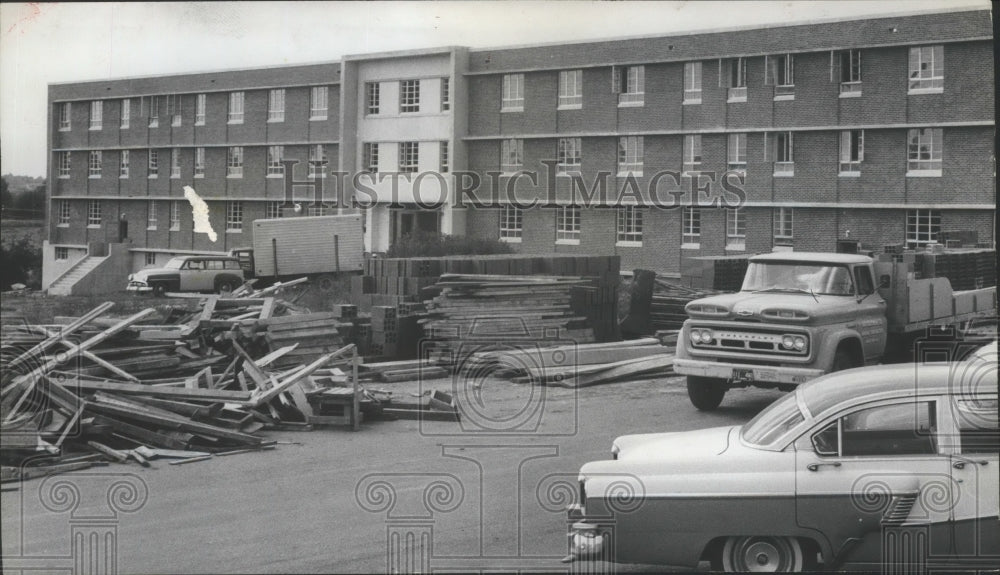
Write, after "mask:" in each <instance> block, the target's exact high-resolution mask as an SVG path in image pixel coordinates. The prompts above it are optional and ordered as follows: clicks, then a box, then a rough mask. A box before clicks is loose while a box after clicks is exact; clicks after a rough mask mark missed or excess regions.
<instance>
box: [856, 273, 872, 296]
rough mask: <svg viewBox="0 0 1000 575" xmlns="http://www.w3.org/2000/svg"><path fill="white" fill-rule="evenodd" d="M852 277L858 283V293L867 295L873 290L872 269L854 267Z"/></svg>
mask: <svg viewBox="0 0 1000 575" xmlns="http://www.w3.org/2000/svg"><path fill="white" fill-rule="evenodd" d="M854 279H855V282H856V283H857V284H858V295H868V294H870V293H872V292H874V291H875V282H874V281H873V280H872V271H871V270H870V269H868V268H867V267H865V266H858V267H856V268H854Z"/></svg>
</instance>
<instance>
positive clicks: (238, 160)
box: [226, 146, 243, 178]
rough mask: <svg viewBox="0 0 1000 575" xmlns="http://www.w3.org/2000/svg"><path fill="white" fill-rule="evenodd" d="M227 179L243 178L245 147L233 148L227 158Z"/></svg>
mask: <svg viewBox="0 0 1000 575" xmlns="http://www.w3.org/2000/svg"><path fill="white" fill-rule="evenodd" d="M226 177H228V178H242V177H243V146H232V147H230V148H229V154H228V157H227V158H226Z"/></svg>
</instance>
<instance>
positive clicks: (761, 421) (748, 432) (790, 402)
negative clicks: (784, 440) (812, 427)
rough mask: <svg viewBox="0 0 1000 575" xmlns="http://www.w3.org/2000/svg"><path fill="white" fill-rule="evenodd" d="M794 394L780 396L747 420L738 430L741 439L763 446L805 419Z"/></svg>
mask: <svg viewBox="0 0 1000 575" xmlns="http://www.w3.org/2000/svg"><path fill="white" fill-rule="evenodd" d="M796 395H797V394H796V393H794V392H793V393H790V394H788V395H786V396H785V397H782V398H781V399H779V400H777V401H775V402H774V403H772V404H771V405H769V406H767V408H765V409H764V411H762V412H760V413H758V414H757V416H756V417H754V418H753V419H751V420H750V421H749V422H747V424H746V425H744V426H743V430H742V431H741V432H740V437H742V438H743V441H745V442H747V443H749V444H750V445H756V446H759V447H765V446H768V445H771V444H772V443H774V442H775V441H776V440H777V439H779V438H780V437H781V436H782V435H784V434H785V432H787V431H789V430H791V429H792V428H794V427H795V426H797V425H798V424H800V423H802V422H803V421H805V417H804V416H803V415H802V410H801V409H799V404H798V402H797V401H796Z"/></svg>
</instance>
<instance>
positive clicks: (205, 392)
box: [64, 379, 251, 405]
mask: <svg viewBox="0 0 1000 575" xmlns="http://www.w3.org/2000/svg"><path fill="white" fill-rule="evenodd" d="M64 385H69V386H75V387H78V388H79V389H83V390H86V391H111V392H114V393H122V394H125V395H148V396H151V397H163V398H172V399H190V400H195V401H225V402H229V403H237V404H240V405H249V404H250V403H251V396H250V394H249V393H245V392H242V391H228V390H224V389H178V388H174V387H156V386H151V385H143V384H135V383H112V382H103V381H94V380H84V379H78V380H74V381H72V382H67V383H65V384H64Z"/></svg>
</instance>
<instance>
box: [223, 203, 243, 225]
mask: <svg viewBox="0 0 1000 575" xmlns="http://www.w3.org/2000/svg"><path fill="white" fill-rule="evenodd" d="M226 231H227V232H242V231H243V202H226Z"/></svg>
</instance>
